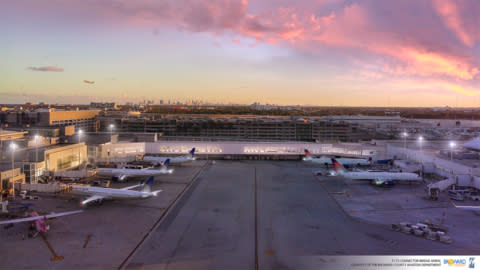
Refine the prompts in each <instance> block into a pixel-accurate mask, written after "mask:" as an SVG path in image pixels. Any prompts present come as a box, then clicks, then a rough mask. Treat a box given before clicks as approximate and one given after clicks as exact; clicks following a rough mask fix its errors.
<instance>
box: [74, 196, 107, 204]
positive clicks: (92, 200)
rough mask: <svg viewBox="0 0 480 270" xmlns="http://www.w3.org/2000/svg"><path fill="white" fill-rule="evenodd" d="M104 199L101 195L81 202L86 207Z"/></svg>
mask: <svg viewBox="0 0 480 270" xmlns="http://www.w3.org/2000/svg"><path fill="white" fill-rule="evenodd" d="M102 199H105V197H104V196H99V195H93V196H90V197H88V198H86V199H85V200H83V201H81V202H80V203H81V204H82V205H86V204H89V203H91V202H94V201H98V200H102Z"/></svg>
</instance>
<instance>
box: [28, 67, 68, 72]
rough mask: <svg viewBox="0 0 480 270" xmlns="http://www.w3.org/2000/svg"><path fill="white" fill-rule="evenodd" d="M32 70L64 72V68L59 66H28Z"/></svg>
mask: <svg viewBox="0 0 480 270" xmlns="http://www.w3.org/2000/svg"><path fill="white" fill-rule="evenodd" d="M27 69H29V70H31V71H53V72H63V68H59V67H27Z"/></svg>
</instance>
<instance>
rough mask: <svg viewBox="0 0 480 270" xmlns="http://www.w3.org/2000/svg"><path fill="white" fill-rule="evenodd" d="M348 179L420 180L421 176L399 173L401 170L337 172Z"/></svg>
mask: <svg viewBox="0 0 480 270" xmlns="http://www.w3.org/2000/svg"><path fill="white" fill-rule="evenodd" d="M339 175H341V176H343V177H345V178H348V179H354V180H375V179H388V180H405V181H421V180H422V178H421V177H420V176H418V174H415V173H401V172H344V173H342V174H339Z"/></svg>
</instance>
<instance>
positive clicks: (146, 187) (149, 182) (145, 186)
mask: <svg viewBox="0 0 480 270" xmlns="http://www.w3.org/2000/svg"><path fill="white" fill-rule="evenodd" d="M152 184H153V176H150V177H149V178H148V180H147V181H146V182H145V183H144V184H143V189H142V192H151V191H152Z"/></svg>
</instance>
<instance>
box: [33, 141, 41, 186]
mask: <svg viewBox="0 0 480 270" xmlns="http://www.w3.org/2000/svg"><path fill="white" fill-rule="evenodd" d="M39 137H40V136H38V135H35V137H34V138H35V175H34V179H35V183H36V182H37V166H38V139H39Z"/></svg>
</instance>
